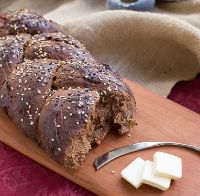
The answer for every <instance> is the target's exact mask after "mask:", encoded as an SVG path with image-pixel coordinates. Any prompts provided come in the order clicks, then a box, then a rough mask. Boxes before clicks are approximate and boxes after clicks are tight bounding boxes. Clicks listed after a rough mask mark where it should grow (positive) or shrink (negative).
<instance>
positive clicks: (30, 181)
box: [0, 75, 200, 196]
mask: <svg viewBox="0 0 200 196" xmlns="http://www.w3.org/2000/svg"><path fill="white" fill-rule="evenodd" d="M168 98H169V99H171V100H173V101H175V102H177V103H180V104H182V105H184V106H185V107H188V108H190V109H192V110H194V111H196V112H198V113H200V75H199V76H197V78H196V79H194V80H192V81H188V82H179V83H177V84H176V85H175V86H174V88H173V89H172V91H171V93H170V95H169V96H168ZM32 195H34V196H47V195H48V196H54V195H56V196H64V195H65V196H66V195H67V196H68V195H70V196H73V195H81V196H83V195H87V196H88V195H93V194H92V193H90V192H88V191H87V190H85V189H83V188H81V187H80V186H78V185H76V184H74V183H72V182H70V181H69V180H67V179H65V178H63V177H62V176H59V175H57V174H56V173H54V172H52V171H50V170H49V169H47V168H45V167H43V166H41V165H39V164H37V163H36V162H34V161H32V160H30V159H29V158H27V157H25V156H23V155H21V154H20V153H18V152H16V151H15V150H13V149H11V148H10V147H8V146H6V145H4V144H2V143H0V196H32Z"/></svg>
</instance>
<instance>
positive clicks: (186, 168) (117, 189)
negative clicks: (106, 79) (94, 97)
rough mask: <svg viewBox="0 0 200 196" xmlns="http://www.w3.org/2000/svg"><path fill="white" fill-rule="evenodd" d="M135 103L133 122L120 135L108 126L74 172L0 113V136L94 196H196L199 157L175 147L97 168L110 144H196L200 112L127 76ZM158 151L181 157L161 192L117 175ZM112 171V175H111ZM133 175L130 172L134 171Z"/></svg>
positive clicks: (199, 191) (198, 191) (199, 182)
mask: <svg viewBox="0 0 200 196" xmlns="http://www.w3.org/2000/svg"><path fill="white" fill-rule="evenodd" d="M126 82H127V83H128V84H129V86H130V87H131V89H132V90H133V92H134V94H135V97H136V101H137V122H138V125H137V126H136V127H135V128H134V130H130V132H129V134H130V135H131V136H130V137H128V134H126V135H124V136H122V137H120V136H119V135H118V134H117V133H116V132H115V130H112V131H111V132H110V134H109V135H108V136H107V137H106V139H105V140H104V141H103V142H102V144H100V145H98V146H96V147H95V148H94V149H93V150H92V151H90V153H89V154H88V156H87V158H86V161H85V164H84V166H83V167H82V168H80V169H79V170H77V171H72V170H69V169H66V168H64V167H62V166H60V165H59V164H57V163H55V162H54V161H53V160H52V159H51V158H50V157H49V156H48V155H47V154H46V153H45V152H44V151H43V150H42V149H40V148H39V147H38V146H37V145H36V144H35V143H34V142H32V141H31V140H30V139H29V138H26V137H25V136H24V135H23V134H22V133H21V132H20V130H19V129H18V128H16V126H15V125H14V124H13V123H12V122H10V120H9V119H8V118H7V117H6V116H5V115H4V114H3V113H0V140H1V141H2V142H4V143H6V144H7V145H9V146H11V147H12V148H14V149H16V150H17V151H19V152H21V153H23V154H24V155H26V156H28V157H30V158H31V159H33V160H35V161H37V162H38V163H40V164H42V165H44V166H46V167H48V168H50V169H51V170H53V171H55V172H56V173H58V174H60V175H62V176H64V177H66V178H68V179H70V180H72V181H73V182H75V183H77V184H79V185H81V186H83V187H85V188H86V189H88V190H90V191H92V192H94V193H97V194H98V195H110V196H111V195H115V196H117V195H125V196H126V195H137V196H140V195H141V196H142V195H148V196H149V195H152V196H153V195H154V196H155V195H167V196H168V195H170V196H176V195H179V196H198V195H199V194H200V155H199V154H198V153H195V152H193V151H191V150H186V149H182V148H177V147H159V148H156V149H148V150H144V151H140V152H136V153H132V154H129V155H126V156H123V157H121V158H119V159H116V160H114V161H113V162H111V163H109V164H108V165H106V166H104V167H103V168H101V169H100V170H98V171H95V169H94V167H93V161H94V160H95V158H97V157H98V156H99V155H101V154H103V153H105V152H107V151H109V150H112V149H114V148H117V147H120V146H123V145H127V144H131V143H137V142H142V141H176V142H184V143H189V144H193V145H198V146H200V115H198V114H196V113H194V112H192V111H190V110H188V109H186V108H184V107H182V106H180V105H178V104H176V103H173V102H171V101H170V100H167V99H165V98H162V97H159V96H157V95H155V94H153V93H152V92H150V91H148V90H146V89H144V88H142V87H140V86H138V85H136V84H133V83H132V82H129V81H127V80H126ZM156 151H162V152H167V153H172V154H174V155H177V156H180V157H181V158H182V161H183V177H182V179H180V180H178V181H176V182H173V183H172V184H171V187H170V189H169V190H167V191H165V192H162V191H160V190H157V189H155V188H152V187H150V186H148V185H142V186H141V187H140V188H139V189H138V190H137V189H135V188H134V187H132V186H131V185H129V184H128V183H127V182H126V181H125V180H123V179H122V178H121V177H120V171H121V170H122V169H123V168H124V167H126V166H127V165H128V164H129V163H130V162H131V161H132V160H134V159H135V158H137V157H141V158H143V159H149V160H152V156H153V154H154V152H156ZM112 170H115V171H116V172H115V173H113V174H112V173H111V171H112ZM133 175H134V174H133Z"/></svg>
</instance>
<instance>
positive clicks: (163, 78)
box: [7, 0, 200, 96]
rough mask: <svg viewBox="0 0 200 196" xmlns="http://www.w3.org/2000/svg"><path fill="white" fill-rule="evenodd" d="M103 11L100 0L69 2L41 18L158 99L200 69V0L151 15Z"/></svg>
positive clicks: (165, 7) (51, 4)
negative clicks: (76, 39)
mask: <svg viewBox="0 0 200 196" xmlns="http://www.w3.org/2000/svg"><path fill="white" fill-rule="evenodd" d="M21 2H22V1H21ZM62 3H63V2H62ZM40 4H41V3H40ZM46 4H47V7H46V9H48V10H50V9H51V8H50V7H54V6H55V4H54V1H50V2H47V1H46ZM15 7H16V8H18V7H19V3H18V4H15ZM26 7H27V6H26ZM30 7H31V6H30ZM12 8H13V5H12ZM38 8H39V6H38V7H37V8H36V9H38ZM7 9H10V8H9V6H8V8H7ZM105 9H106V8H105V1H104V0H71V1H66V2H65V3H64V4H63V5H61V6H60V7H58V8H56V9H55V10H53V11H51V12H49V13H47V14H46V15H45V17H46V18H48V19H52V20H54V21H56V22H58V23H60V24H62V25H64V26H65V28H66V29H67V31H68V32H69V33H70V34H72V35H73V36H74V37H76V38H78V39H79V40H80V41H81V42H83V43H84V44H85V45H86V47H87V48H88V50H90V51H91V52H92V53H93V55H94V56H95V57H96V58H97V59H98V60H99V61H101V62H103V63H108V64H111V65H113V66H114V67H116V68H117V69H118V70H119V71H120V73H121V75H123V76H124V77H126V78H128V79H130V80H132V81H134V82H137V83H139V84H140V85H142V86H145V87H148V88H150V89H152V90H153V91H155V92H157V93H158V94H160V95H162V96H166V95H167V94H168V93H169V91H170V89H171V88H172V86H173V85H174V84H175V83H176V82H177V81H179V80H188V79H191V78H193V77H195V75H196V74H197V73H198V72H199V71H200V62H199V61H200V30H199V27H200V0H185V1H182V2H178V3H160V4H158V5H157V8H156V9H155V10H154V13H147V12H145V13H142V12H134V11H105ZM39 10H40V9H39ZM44 12H45V11H44Z"/></svg>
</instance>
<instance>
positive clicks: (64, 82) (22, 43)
mask: <svg viewBox="0 0 200 196" xmlns="http://www.w3.org/2000/svg"><path fill="white" fill-rule="evenodd" d="M0 74H1V75H0V106H1V108H2V110H4V111H5V112H6V113H7V115H8V116H9V117H10V118H11V119H12V121H13V122H14V123H15V124H16V125H17V126H19V127H20V128H21V130H22V131H23V132H24V133H25V134H26V135H27V136H28V137H31V138H32V139H33V140H34V141H36V142H37V143H38V144H39V145H40V146H41V147H42V148H44V149H45V150H46V151H47V152H48V153H49V154H50V155H51V156H52V157H53V158H54V159H55V160H56V161H57V162H59V163H61V164H63V165H64V166H66V167H69V168H78V167H80V166H81V165H82V163H83V161H84V159H85V156H86V154H87V153H88V152H89V150H90V149H91V144H92V143H97V144H100V143H101V141H102V140H103V139H104V137H105V136H106V134H107V133H108V132H109V131H110V130H111V129H112V130H113V131H118V133H119V134H124V133H126V132H127V131H128V130H130V129H132V128H133V126H134V124H135V109H136V105H135V99H134V96H133V93H132V92H131V91H130V89H129V88H128V86H127V85H126V84H125V83H124V82H123V80H122V79H121V78H120V76H119V74H118V73H117V72H116V71H115V70H114V69H113V68H111V67H110V66H109V65H105V64H102V63H99V62H97V61H96V60H94V59H93V58H92V56H91V54H90V53H89V52H88V51H87V50H86V49H85V47H84V46H83V45H82V44H81V43H80V42H79V41H78V40H76V39H74V38H73V37H71V36H70V35H68V34H67V33H66V32H65V30H64V29H63V28H62V27H60V26H59V25H57V24H56V23H54V22H52V21H47V20H45V19H44V18H43V17H42V16H40V15H38V14H36V13H35V12H34V11H32V10H26V9H22V10H19V11H16V12H14V13H9V14H4V15H1V16H0Z"/></svg>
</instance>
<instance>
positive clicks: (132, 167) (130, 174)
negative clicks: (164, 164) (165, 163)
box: [121, 157, 145, 188]
mask: <svg viewBox="0 0 200 196" xmlns="http://www.w3.org/2000/svg"><path fill="white" fill-rule="evenodd" d="M144 165H145V161H144V160H143V159H141V158H140V157H138V158H137V159H135V160H134V161H133V162H131V163H130V164H129V165H128V166H127V167H126V168H125V169H123V170H122V171H121V177H122V178H124V179H125V180H127V181H128V182H129V183H130V184H132V185H133V186H134V187H135V188H139V187H140V186H141V185H142V174H143V169H144Z"/></svg>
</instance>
